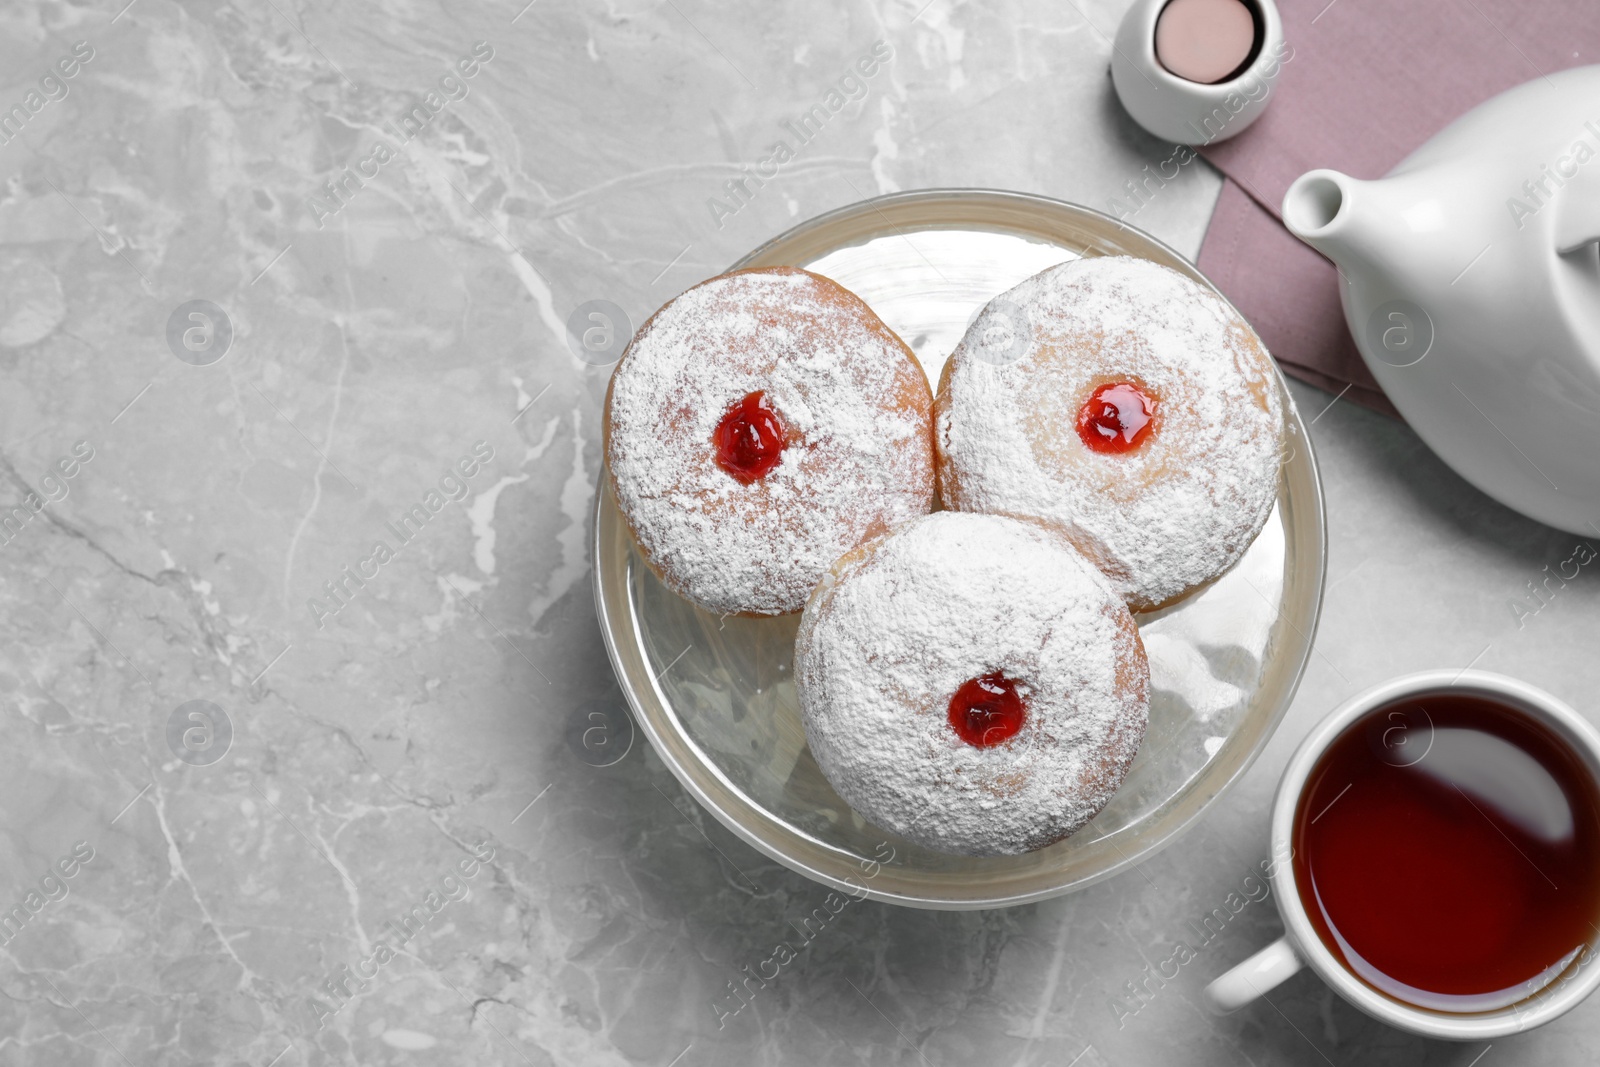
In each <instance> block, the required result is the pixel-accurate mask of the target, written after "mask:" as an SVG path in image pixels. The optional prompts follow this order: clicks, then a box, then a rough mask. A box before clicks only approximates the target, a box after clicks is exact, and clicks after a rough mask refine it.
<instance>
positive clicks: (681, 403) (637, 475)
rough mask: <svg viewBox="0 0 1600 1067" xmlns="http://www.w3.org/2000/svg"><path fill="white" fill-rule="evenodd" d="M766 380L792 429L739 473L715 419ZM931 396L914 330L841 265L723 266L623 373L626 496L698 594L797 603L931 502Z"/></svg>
mask: <svg viewBox="0 0 1600 1067" xmlns="http://www.w3.org/2000/svg"><path fill="white" fill-rule="evenodd" d="M758 390H759V391H763V392H765V394H766V400H767V403H768V405H769V406H771V407H772V408H774V409H775V410H776V411H777V412H778V414H779V416H780V417H781V418H782V420H783V422H784V425H785V426H786V427H787V429H788V438H787V442H788V443H787V444H786V447H785V448H784V451H783V454H782V458H781V460H780V461H779V463H778V466H777V467H776V468H774V469H773V470H772V471H771V472H770V473H768V474H767V475H766V476H765V477H763V478H761V479H760V480H758V481H755V482H751V483H749V484H741V483H739V482H737V481H735V480H734V479H733V478H732V477H731V476H730V475H729V474H728V473H727V472H725V471H724V470H722V468H721V467H719V466H718V465H717V463H716V460H715V450H714V448H713V446H712V439H713V433H714V430H715V428H716V425H717V423H718V421H719V420H720V419H721V418H722V416H723V414H724V413H725V412H726V411H727V410H728V409H729V407H730V406H732V405H733V404H735V403H736V402H738V401H739V400H740V399H741V398H742V397H744V396H745V395H746V394H748V393H751V392H755V391H758ZM931 399H932V398H931V396H930V395H929V393H928V387H927V382H926V379H925V378H924V377H923V375H922V371H921V369H920V368H919V367H918V366H917V364H916V362H915V361H914V359H913V358H912V357H911V355H910V354H909V351H908V350H906V349H905V348H904V347H903V346H902V345H901V344H900V342H899V340H898V338H896V337H895V336H894V335H893V333H892V332H890V331H889V329H888V327H886V326H884V325H883V324H882V323H881V322H879V321H878V319H877V317H876V316H875V315H873V314H872V312H871V310H870V309H868V308H867V306H866V305H865V304H864V303H862V302H861V301H860V300H859V299H857V298H855V297H854V296H853V295H851V294H849V293H848V292H847V291H845V290H843V289H842V288H840V287H838V286H837V285H835V284H834V283H832V282H830V281H828V280H827V279H825V278H822V277H820V276H818V275H813V274H808V273H806V272H804V271H800V270H795V269H792V268H773V269H768V270H760V271H742V272H737V273H734V274H729V275H723V276H720V277H717V278H713V279H711V280H710V281H707V282H704V283H702V284H701V285H698V286H696V287H694V288H692V289H690V290H688V291H687V292H685V293H683V294H682V295H681V296H679V297H678V298H677V299H675V300H674V301H672V302H671V303H669V304H668V305H666V307H664V308H662V309H661V310H660V311H659V312H657V313H656V315H655V316H654V317H653V318H651V320H650V321H649V322H647V323H646V324H645V326H644V328H643V329H641V330H640V331H639V334H638V336H636V337H635V338H634V340H633V342H632V344H631V345H630V346H629V348H628V352H627V353H626V354H625V355H624V357H623V360H622V362H621V363H620V364H619V365H618V367H617V370H616V373H615V374H614V375H613V377H612V381H611V393H610V396H609V399H608V426H607V430H608V433H607V459H608V463H609V465H610V469H611V476H612V482H613V485H614V486H615V489H616V493H617V501H618V504H619V505H620V507H621V509H622V512H623V514H624V515H625V516H626V517H627V519H628V522H629V525H630V526H631V527H632V529H633V532H634V536H635V538H636V540H637V541H638V542H639V545H640V547H641V549H642V550H643V551H644V553H645V555H646V556H647V558H649V559H650V561H651V563H652V565H653V566H654V567H655V568H656V569H657V571H658V572H659V573H660V574H661V575H662V578H663V579H664V580H665V581H666V582H667V584H668V585H670V586H671V587H672V588H673V589H675V590H676V591H677V592H678V593H679V594H681V595H682V596H684V597H686V598H688V599H690V600H692V601H694V602H695V603H697V604H699V605H700V606H702V607H704V608H706V609H707V610H710V611H714V612H753V613H759V614H766V615H775V614H783V613H787V612H794V611H799V610H800V609H801V608H802V607H803V606H804V604H805V600H806V597H807V596H808V595H809V594H810V592H811V590H812V588H813V587H814V586H815V585H816V582H817V580H818V579H819V578H820V577H821V576H822V574H823V572H824V571H826V570H827V568H828V566H829V565H830V564H832V562H833V561H834V560H835V559H837V558H838V557H839V556H840V555H842V554H843V553H845V552H847V551H849V550H850V549H851V548H853V547H855V546H856V545H857V544H859V543H860V542H861V541H862V540H863V539H864V538H866V537H868V536H871V535H874V534H876V533H879V532H881V531H883V530H885V529H887V528H888V527H890V526H892V525H894V524H896V523H899V522H903V521H905V520H907V519H911V518H914V517H916V516H918V515H922V514H926V513H927V511H928V510H929V509H930V508H931V507H932V505H933V444H932V434H931V428H930V421H929V419H930V414H929V409H930V406H931Z"/></svg>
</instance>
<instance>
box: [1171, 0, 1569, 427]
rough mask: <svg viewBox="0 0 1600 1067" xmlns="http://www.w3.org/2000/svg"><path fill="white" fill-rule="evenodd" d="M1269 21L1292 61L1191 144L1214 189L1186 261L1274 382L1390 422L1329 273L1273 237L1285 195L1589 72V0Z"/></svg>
mask: <svg viewBox="0 0 1600 1067" xmlns="http://www.w3.org/2000/svg"><path fill="white" fill-rule="evenodd" d="M1279 12H1280V14H1281V15H1282V17H1283V27H1284V36H1285V38H1286V39H1287V40H1288V42H1289V45H1290V47H1291V48H1292V49H1293V53H1292V55H1291V56H1290V58H1289V60H1288V62H1286V63H1285V64H1284V65H1283V69H1282V72H1281V73H1280V74H1279V76H1278V83H1277V85H1276V87H1275V88H1274V89H1273V93H1272V99H1271V102H1270V104H1269V106H1268V107H1267V109H1266V111H1265V112H1263V113H1262V116H1261V118H1260V119H1259V120H1257V122H1256V124H1255V125H1254V126H1252V127H1251V128H1250V129H1248V130H1246V131H1245V132H1244V133H1242V134H1240V135H1239V136H1238V137H1236V138H1234V139H1233V140H1231V141H1224V142H1222V143H1220V144H1216V145H1212V146H1209V147H1207V148H1204V149H1202V152H1203V154H1204V155H1205V157H1206V158H1207V159H1208V160H1210V161H1211V162H1212V163H1213V164H1215V165H1216V166H1217V168H1218V169H1220V170H1221V171H1222V173H1223V174H1224V175H1226V176H1227V179H1228V180H1227V181H1226V182H1224V184H1223V190H1222V196H1221V199H1219V200H1218V202H1217V208H1216V212H1215V214H1213V215H1212V218H1211V225H1210V228H1209V229H1207V231H1206V237H1205V242H1204V244H1203V245H1202V246H1201V249H1200V262H1199V266H1200V269H1201V270H1202V271H1203V272H1204V273H1205V274H1206V276H1207V277H1208V278H1210V279H1211V280H1212V281H1213V282H1215V283H1216V285H1217V287H1218V288H1220V289H1221V290H1222V291H1223V292H1224V293H1226V294H1227V295H1228V298H1229V299H1230V300H1232V301H1233V302H1234V303H1235V304H1236V305H1238V307H1239V310H1240V311H1241V312H1243V313H1244V315H1245V317H1246V318H1247V319H1249V320H1250V322H1251V324H1252V325H1253V326H1255V328H1256V331H1257V332H1258V333H1260V334H1261V339H1262V340H1263V341H1265V342H1266V344H1267V348H1268V349H1270V350H1271V352H1272V354H1273V355H1274V356H1276V357H1277V358H1278V362H1279V363H1280V364H1282V366H1283V368H1284V370H1285V371H1287V372H1288V373H1290V374H1293V375H1295V376H1296V377H1299V378H1303V379H1305V380H1306V381H1309V382H1311V383H1312V384H1314V385H1317V386H1319V387H1321V388H1323V389H1327V390H1329V391H1331V392H1335V393H1337V392H1339V391H1340V390H1342V389H1345V388H1346V386H1348V387H1349V389H1348V392H1346V393H1345V399H1347V400H1354V401H1356V402H1357V403H1361V404H1364V405H1366V406H1367V407H1371V408H1376V409H1377V410H1380V411H1385V412H1388V413H1389V414H1391V415H1393V414H1396V412H1395V410H1394V408H1393V406H1392V405H1391V404H1390V403H1389V401H1388V399H1387V398H1386V397H1385V396H1384V395H1383V391H1382V390H1381V389H1379V388H1378V385H1377V383H1376V382H1375V381H1373V379H1372V375H1371V374H1369V373H1368V372H1367V368H1366V365H1365V364H1363V363H1362V362H1361V357H1360V355H1358V354H1357V352H1356V350H1355V345H1354V344H1353V342H1352V341H1351V340H1350V334H1349V331H1348V330H1347V329H1346V327H1345V322H1344V314H1343V312H1342V311H1341V310H1340V308H1339V293H1338V288H1337V275H1336V274H1335V272H1334V269H1333V265H1332V264H1330V263H1329V262H1328V261H1327V260H1326V259H1323V258H1322V257H1321V256H1320V255H1318V254H1317V253H1316V252H1313V251H1312V250H1311V249H1310V248H1309V247H1308V246H1306V245H1304V244H1301V243H1300V242H1299V241H1297V240H1296V239H1295V238H1293V237H1292V236H1290V235H1289V232H1288V231H1287V230H1285V229H1284V228H1283V224H1282V222H1281V221H1280V218H1279V208H1280V206H1281V204H1282V202H1283V194H1284V192H1285V191H1286V190H1287V189H1288V188H1289V184H1290V183H1291V182H1293V181H1294V179H1295V178H1297V177H1299V176H1300V175H1301V174H1303V173H1305V172H1306V171H1308V170H1312V169H1314V168H1316V167H1333V168H1334V169H1336V170H1341V171H1344V172H1345V173H1346V174H1349V175H1350V176H1351V177H1354V178H1381V177H1382V176H1383V175H1384V174H1386V173H1388V171H1389V170H1390V169H1391V168H1392V167H1394V166H1395V164H1397V163H1399V162H1400V161H1401V160H1402V159H1404V158H1405V157H1406V156H1408V155H1410V154H1411V152H1412V150H1413V149H1415V148H1417V147H1418V146H1419V145H1421V144H1422V142H1424V141H1426V140H1427V139H1428V138H1429V137H1431V136H1433V134H1434V133H1436V132H1438V131H1439V130H1440V129H1442V128H1443V127H1444V126H1445V125H1447V124H1448V123H1449V122H1451V121H1452V120H1453V119H1455V118H1456V117H1457V116H1459V115H1461V114H1462V113H1463V112H1465V111H1468V110H1470V109H1471V108H1473V107H1475V106H1476V105H1478V104H1480V103H1482V102H1483V101H1485V100H1487V99H1488V98H1489V97H1491V96H1494V95H1495V94H1497V93H1500V92H1502V91H1504V90H1506V89H1509V88H1511V87H1513V86H1516V85H1520V84H1522V83H1523V82H1525V81H1530V80H1532V79H1534V78H1537V77H1540V76H1541V75H1544V74H1549V73H1552V72H1554V71H1558V70H1564V69H1566V68H1567V67H1576V66H1582V65H1584V64H1587V63H1594V62H1600V3H1596V0H1539V2H1537V3H1526V2H1518V0H1333V2H1332V3H1329V2H1328V0H1279ZM1597 107H1600V104H1597Z"/></svg>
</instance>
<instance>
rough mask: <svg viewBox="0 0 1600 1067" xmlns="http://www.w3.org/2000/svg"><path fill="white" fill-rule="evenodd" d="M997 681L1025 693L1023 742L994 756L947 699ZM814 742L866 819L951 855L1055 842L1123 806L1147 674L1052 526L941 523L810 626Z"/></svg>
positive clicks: (1107, 591) (805, 647)
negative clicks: (992, 677) (953, 714)
mask: <svg viewBox="0 0 1600 1067" xmlns="http://www.w3.org/2000/svg"><path fill="white" fill-rule="evenodd" d="M991 671H1001V672H1003V673H1004V674H1006V675H1007V676H1008V677H1010V678H1012V679H1015V680H1016V681H1018V682H1019V683H1021V686H1020V687H1019V688H1020V689H1021V690H1022V691H1024V692H1025V700H1026V702H1027V717H1026V720H1025V722H1024V724H1023V728H1022V730H1021V732H1020V733H1018V734H1017V735H1016V736H1014V737H1012V738H1010V739H1009V740H1007V741H1005V742H1003V743H1001V744H998V745H995V746H993V747H990V748H977V747H974V746H972V745H969V744H967V743H966V742H965V741H962V740H961V738H960V737H959V736H958V735H957V734H956V732H955V731H954V730H953V729H952V728H951V726H950V723H949V719H948V711H949V705H950V698H951V697H952V696H953V695H954V694H955V692H956V690H957V688H959V687H960V685H961V684H962V683H963V682H965V681H967V680H969V679H971V678H975V677H978V676H980V675H984V674H987V673H989V672H991ZM795 682H796V686H797V688H798V691H799V694H800V703H801V711H802V714H803V715H804V718H805V726H806V737H807V740H808V741H809V743H810V746H811V752H812V754H813V755H814V756H815V758H816V760H817V763H818V765H819V766H820V767H821V768H822V772H823V774H825V775H826V776H827V778H828V780H829V781H830V782H831V783H833V786H834V789H835V790H836V791H837V792H838V793H839V795H840V796H841V797H842V798H844V800H845V801H846V802H848V803H849V804H850V806H851V807H852V808H854V809H855V810H856V811H858V812H860V813H861V814H862V815H863V816H865V817H866V818H867V819H870V820H871V821H872V822H874V823H876V824H878V825H879V826H882V827H884V828H885V829H888V830H892V831H893V832H895V833H897V834H900V835H901V836H903V837H906V838H908V839H910V840H912V841H915V842H917V843H919V844H922V845H925V846H927V847H929V848H934V849H938V850H940V851H943V852H953V853H958V854H965V855H1005V854H1015V853H1021V852H1027V851H1031V850H1033V849H1036V848H1041V847H1043V846H1045V845H1048V844H1051V843H1053V842H1055V841H1057V840H1060V839H1061V838H1062V837H1064V836H1066V835H1067V834H1070V833H1071V832H1073V831H1074V830H1076V829H1078V828H1079V827H1081V826H1082V825H1083V824H1084V823H1086V822H1087V821H1088V820H1089V819H1091V818H1092V817H1093V816H1094V815H1095V813H1096V812H1098V811H1099V810H1100V809H1101V808H1102V807H1104V806H1105V804H1106V802H1107V801H1109V800H1110V799H1111V796H1112V794H1113V793H1115V792H1116V789H1117V787H1118V786H1119V785H1120V784H1121V782H1122V778H1123V776H1124V774H1125V773H1126V772H1127V768H1128V765H1129V764H1130V763H1131V762H1132V761H1133V758H1134V756H1135V754H1136V753H1137V752H1138V748H1139V742H1140V740H1141V739H1142V738H1143V736H1144V729H1145V723H1146V719H1147V716H1148V709H1149V668H1148V666H1147V664H1146V661H1145V656H1144V649H1143V646H1142V645H1141V643H1140V640H1139V635H1138V631H1137V630H1136V629H1135V627H1134V625H1133V620H1132V617H1131V616H1130V615H1129V614H1128V611H1127V608H1126V607H1125V606H1124V605H1123V603H1122V601H1121V600H1120V599H1119V598H1118V597H1117V596H1116V594H1115V592H1114V590H1112V589H1111V587H1110V585H1109V584H1108V583H1107V581H1106V579H1105V578H1104V577H1103V576H1102V575H1101V574H1100V573H1099V572H1098V571H1097V570H1096V569H1095V568H1094V567H1093V566H1092V565H1091V564H1090V563H1089V562H1088V561H1087V560H1085V559H1084V558H1083V557H1082V556H1081V555H1080V554H1079V553H1078V552H1077V551H1075V550H1074V549H1073V548H1072V546H1071V545H1070V544H1068V543H1067V542H1066V541H1065V539H1064V538H1062V537H1061V536H1060V535H1058V534H1057V533H1056V532H1054V531H1052V530H1049V529H1047V528H1045V527H1043V526H1040V525H1037V524H1034V523H1030V522H1023V521H1020V520H1016V519H1009V518H1002V517H999V516H990V515H969V514H961V513H958V512H939V513H937V514H934V515H930V516H927V517H926V518H923V519H920V520H918V521H916V522H914V523H910V524H908V525H906V526H902V527H900V528H899V529H898V530H896V531H895V532H894V533H892V534H890V535H889V536H887V537H885V538H882V539H880V540H878V541H874V542H872V543H871V544H869V545H867V546H865V547H864V548H862V549H861V550H860V551H859V552H857V553H855V554H852V555H851V556H850V557H848V558H847V559H845V560H842V561H840V564H839V566H838V567H837V568H836V569H835V571H834V572H833V573H830V575H829V576H828V577H827V578H825V579H824V580H823V582H822V584H821V585H820V586H819V587H818V589H817V592H816V593H815V595H814V596H813V598H812V600H811V602H810V603H809V604H808V605H807V607H806V612H805V615H804V617H803V618H802V619H801V623H800V632H799V636H798V638H797V641H796V646H795Z"/></svg>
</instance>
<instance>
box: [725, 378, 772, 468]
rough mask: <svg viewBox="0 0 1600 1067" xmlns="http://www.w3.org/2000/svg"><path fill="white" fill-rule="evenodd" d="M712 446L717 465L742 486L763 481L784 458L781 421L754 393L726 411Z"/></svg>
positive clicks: (760, 395) (762, 395)
mask: <svg viewBox="0 0 1600 1067" xmlns="http://www.w3.org/2000/svg"><path fill="white" fill-rule="evenodd" d="M712 442H713V443H714V444H715V445H716V447H717V465H718V466H719V467H721V468H722V469H723V470H725V471H727V472H728V473H729V474H731V475H732V476H733V477H734V479H735V480H737V481H739V482H741V483H742V484H744V485H749V484H750V483H751V482H754V481H758V480H759V479H761V478H765V477H766V476H767V474H768V473H770V472H771V470H772V468H774V467H776V466H777V465H778V461H779V460H780V459H782V458H783V420H781V419H779V418H778V413H777V412H776V411H773V410H772V409H771V408H770V407H768V406H767V394H766V393H764V392H761V391H760V390H757V391H756V392H754V393H750V394H748V395H747V396H745V398H744V399H743V400H740V401H739V402H738V403H736V404H734V405H733V406H732V407H730V408H729V409H728V413H727V414H726V415H724V416H722V421H721V422H719V423H717V429H716V432H715V433H713V434H712Z"/></svg>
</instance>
